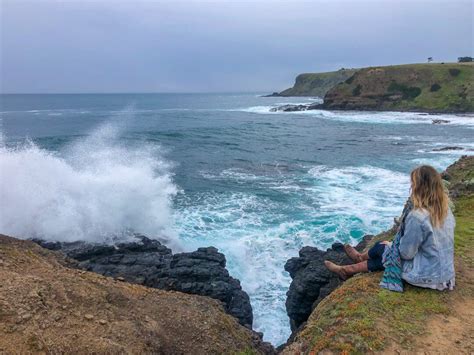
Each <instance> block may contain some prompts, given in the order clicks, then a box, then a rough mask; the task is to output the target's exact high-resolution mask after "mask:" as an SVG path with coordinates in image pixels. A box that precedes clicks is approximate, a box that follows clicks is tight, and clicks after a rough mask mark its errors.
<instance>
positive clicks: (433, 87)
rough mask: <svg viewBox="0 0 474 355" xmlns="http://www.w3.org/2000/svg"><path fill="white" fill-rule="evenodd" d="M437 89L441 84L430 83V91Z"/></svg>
mask: <svg viewBox="0 0 474 355" xmlns="http://www.w3.org/2000/svg"><path fill="white" fill-rule="evenodd" d="M439 89H441V85H439V84H437V83H434V84H433V85H431V88H430V91H431V92H435V91H438V90H439Z"/></svg>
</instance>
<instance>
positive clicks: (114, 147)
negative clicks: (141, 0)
mask: <svg viewBox="0 0 474 355" xmlns="http://www.w3.org/2000/svg"><path fill="white" fill-rule="evenodd" d="M1 100H2V101H1V107H0V111H1V116H0V119H1V121H0V122H1V135H0V203H1V205H0V208H1V213H0V233H4V234H9V235H13V236H17V237H22V238H29V237H42V238H49V239H52V240H53V239H54V240H67V241H72V240H78V239H81V240H88V241H102V242H113V241H116V240H117V239H127V238H129V236H130V235H131V233H133V232H140V233H144V234H146V235H148V236H150V237H160V238H165V239H166V240H167V243H168V245H169V246H171V247H172V248H173V249H174V250H175V251H183V250H186V251H188V250H194V249H196V248H198V247H201V246H210V245H213V246H215V247H217V248H218V249H219V250H220V251H221V252H223V253H224V254H225V255H226V258H227V267H228V269H229V271H230V273H231V275H232V276H234V277H236V278H238V279H239V280H241V283H242V287H243V289H244V290H245V291H246V292H247V293H248V294H249V295H250V298H251V303H252V307H253V312H254V318H255V320H254V328H255V329H256V330H258V331H262V332H264V334H265V337H264V338H265V340H268V341H271V342H272V343H273V344H276V345H278V344H281V343H283V342H284V341H286V339H287V337H288V336H289V334H290V328H289V322H288V318H287V316H286V311H285V299H286V291H287V289H288V286H289V284H290V281H291V279H290V277H289V275H288V274H287V273H286V272H285V271H284V264H285V262H286V260H288V259H289V258H291V257H294V256H297V255H298V250H299V249H300V248H301V247H303V246H305V245H311V246H317V247H319V248H327V247H329V246H330V245H331V244H332V243H334V242H344V243H352V244H355V243H357V241H358V240H360V239H361V238H362V236H363V235H364V234H374V233H378V232H380V231H382V230H384V229H386V228H388V227H390V226H391V224H392V221H393V217H395V216H398V214H399V213H400V212H401V209H402V205H403V202H404V200H405V199H406V197H407V196H408V193H409V175H408V174H409V172H410V170H411V169H412V168H414V167H415V166H417V165H419V164H424V163H427V164H432V165H433V166H435V167H436V168H437V169H440V170H441V169H444V168H445V167H446V166H448V165H449V164H450V163H452V162H453V161H455V160H456V159H457V158H458V157H459V156H460V155H462V154H472V153H473V149H474V144H473V141H474V140H473V137H474V117H470V116H468V115H436V116H432V115H427V114H423V113H398V112H381V113H377V112H337V111H322V110H318V111H306V112H295V113H283V112H277V113H272V112H269V110H270V108H272V107H275V106H278V105H282V104H287V103H309V102H314V101H317V99H315V98H278V97H277V98H264V97H260V96H259V95H258V94H117V95H2V96H1ZM433 119H443V120H448V121H450V123H448V124H442V125H433V124H432V120H433ZM446 146H456V147H459V148H458V150H448V151H438V150H437V149H439V148H442V147H446Z"/></svg>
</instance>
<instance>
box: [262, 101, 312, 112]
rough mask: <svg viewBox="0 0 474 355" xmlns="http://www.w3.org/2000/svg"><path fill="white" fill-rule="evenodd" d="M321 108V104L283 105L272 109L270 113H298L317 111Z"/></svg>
mask: <svg viewBox="0 0 474 355" xmlns="http://www.w3.org/2000/svg"><path fill="white" fill-rule="evenodd" d="M320 108H321V104H320V103H312V104H308V105H291V104H288V105H283V106H278V107H273V108H271V109H270V112H298V111H308V110H317V109H320Z"/></svg>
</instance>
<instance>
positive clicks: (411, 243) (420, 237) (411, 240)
mask: <svg viewBox="0 0 474 355" xmlns="http://www.w3.org/2000/svg"><path fill="white" fill-rule="evenodd" d="M425 234H426V233H425V231H424V228H423V222H422V221H421V220H420V219H419V218H417V217H416V216H414V215H413V212H412V213H410V214H409V215H408V216H407V219H406V222H405V233H404V234H403V237H402V238H401V239H400V256H401V258H402V259H405V260H411V259H413V258H414V257H415V255H416V253H417V252H418V248H419V247H420V245H421V243H423V241H424V240H425V237H426V235H425Z"/></svg>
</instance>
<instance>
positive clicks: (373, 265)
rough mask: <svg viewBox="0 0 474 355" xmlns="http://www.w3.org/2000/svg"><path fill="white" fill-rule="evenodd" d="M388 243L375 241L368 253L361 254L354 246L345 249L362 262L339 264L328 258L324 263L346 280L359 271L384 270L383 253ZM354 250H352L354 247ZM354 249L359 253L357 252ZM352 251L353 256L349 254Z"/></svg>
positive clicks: (353, 257)
mask: <svg viewBox="0 0 474 355" xmlns="http://www.w3.org/2000/svg"><path fill="white" fill-rule="evenodd" d="M385 247H386V245H385V244H382V243H381V242H377V243H375V245H374V246H373V247H372V248H370V249H369V251H368V252H367V253H364V254H361V253H359V252H357V250H355V249H354V248H352V247H349V248H346V247H344V249H345V250H346V253H347V255H349V257H350V258H351V259H352V260H354V261H358V260H361V261H360V262H358V263H356V264H353V265H344V266H341V265H337V264H334V263H332V262H330V261H328V260H326V261H325V262H324V265H326V267H327V268H328V269H329V270H330V271H332V272H334V273H336V274H338V275H339V277H340V278H341V279H343V280H346V279H347V278H349V277H351V276H352V275H354V274H357V273H359V272H368V271H371V272H373V271H382V270H384V267H383V263H382V255H383V252H384V250H385ZM351 248H352V249H354V250H352V249H351ZM354 251H355V252H356V253H357V254H355V253H354ZM349 253H351V254H352V256H351V255H350V254H349Z"/></svg>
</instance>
